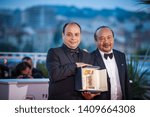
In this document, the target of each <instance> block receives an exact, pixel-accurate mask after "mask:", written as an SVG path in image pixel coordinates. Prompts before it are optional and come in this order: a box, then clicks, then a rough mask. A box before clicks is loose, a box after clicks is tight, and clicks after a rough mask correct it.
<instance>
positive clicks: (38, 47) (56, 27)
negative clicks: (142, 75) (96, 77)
mask: <svg viewBox="0 0 150 117" xmlns="http://www.w3.org/2000/svg"><path fill="white" fill-rule="evenodd" d="M68 21H76V22H78V23H79V24H80V25H81V27H82V42H81V45H80V46H81V47H82V48H86V49H87V50H88V51H92V50H94V49H95V43H94V39H93V35H94V31H95V30H96V29H97V27H99V26H101V25H107V26H109V27H111V28H112V29H113V30H114V32H115V48H116V49H119V50H120V51H123V52H125V53H127V54H135V53H139V54H143V53H144V51H146V49H147V48H148V47H149V44H150V39H149V37H150V7H149V6H148V5H145V4H140V1H138V0H109V1H107V2H106V1H104V0H69V1H66V0H55V1H53V0H32V1H31V0H1V2H0V52H42V53H43V52H47V51H48V49H49V48H50V47H57V46H60V45H61V44H62V38H61V32H62V26H63V24H64V23H66V22H68Z"/></svg>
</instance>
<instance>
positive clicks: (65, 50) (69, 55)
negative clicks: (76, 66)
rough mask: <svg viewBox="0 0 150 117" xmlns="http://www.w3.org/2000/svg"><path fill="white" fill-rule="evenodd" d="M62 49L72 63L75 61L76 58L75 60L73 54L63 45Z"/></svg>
mask: <svg viewBox="0 0 150 117" xmlns="http://www.w3.org/2000/svg"><path fill="white" fill-rule="evenodd" d="M62 50H63V51H64V54H65V55H66V56H67V58H68V60H69V61H70V63H74V60H73V58H72V56H71V54H70V53H69V52H68V50H67V49H66V48H65V47H64V46H62Z"/></svg>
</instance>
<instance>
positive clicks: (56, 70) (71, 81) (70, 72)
mask: <svg viewBox="0 0 150 117" xmlns="http://www.w3.org/2000/svg"><path fill="white" fill-rule="evenodd" d="M80 35H81V27H80V25H79V24H77V23H75V22H71V23H67V24H65V25H64V27H63V33H62V38H63V43H64V44H63V45H62V46H61V47H58V48H51V49H50V50H49V51H48V54H47V59H46V66H47V69H48V72H49V77H50V83H49V99H51V100H52V99H55V100H57V99H58V100H67V99H68V100H77V99H79V100H80V99H87V98H86V97H84V95H82V94H81V93H80V92H77V91H75V73H76V69H77V68H78V67H82V66H86V65H88V64H91V62H92V61H91V55H90V54H89V53H87V52H85V51H83V50H81V49H80V48H79V47H78V46H79V44H80Z"/></svg>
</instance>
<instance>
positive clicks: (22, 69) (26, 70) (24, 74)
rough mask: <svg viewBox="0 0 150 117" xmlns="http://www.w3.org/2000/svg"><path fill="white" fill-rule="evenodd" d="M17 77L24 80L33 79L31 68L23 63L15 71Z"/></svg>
mask: <svg viewBox="0 0 150 117" xmlns="http://www.w3.org/2000/svg"><path fill="white" fill-rule="evenodd" d="M15 73H16V77H17V78H19V79H22V78H31V79H32V78H33V76H32V71H31V66H30V65H29V64H28V63H27V62H21V63H19V64H18V65H17V66H16V69H15Z"/></svg>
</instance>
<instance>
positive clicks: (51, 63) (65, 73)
mask: <svg viewBox="0 0 150 117" xmlns="http://www.w3.org/2000/svg"><path fill="white" fill-rule="evenodd" d="M62 59H63V58H62ZM46 67H47V69H48V72H49V77H50V80H51V81H52V82H56V81H59V80H63V79H66V78H69V76H72V75H74V74H75V70H76V67H77V66H76V64H75V63H67V64H64V65H62V64H61V63H60V57H59V56H58V55H57V54H56V53H55V51H54V49H50V50H49V51H48V54H47V58H46Z"/></svg>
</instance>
